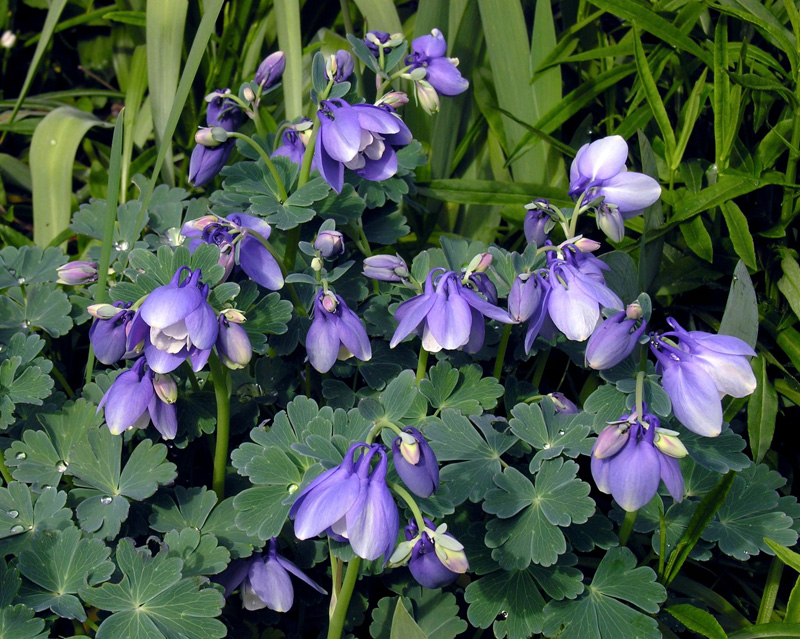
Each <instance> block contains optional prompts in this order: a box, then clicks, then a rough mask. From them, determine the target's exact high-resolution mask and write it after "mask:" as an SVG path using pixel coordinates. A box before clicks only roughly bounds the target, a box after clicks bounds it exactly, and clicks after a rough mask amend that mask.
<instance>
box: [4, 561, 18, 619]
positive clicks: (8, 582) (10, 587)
mask: <svg viewBox="0 0 800 639" xmlns="http://www.w3.org/2000/svg"><path fill="white" fill-rule="evenodd" d="M21 583H22V580H21V579H20V577H19V572H17V570H16V569H15V568H9V566H8V564H7V563H6V560H5V559H4V558H2V557H0V608H5V607H6V606H8V605H10V604H11V602H12V601H14V597H16V596H17V592H19V586H20V584H21Z"/></svg>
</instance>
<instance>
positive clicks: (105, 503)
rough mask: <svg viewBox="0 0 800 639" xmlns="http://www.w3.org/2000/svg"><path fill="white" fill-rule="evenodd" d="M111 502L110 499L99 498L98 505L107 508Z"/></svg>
mask: <svg viewBox="0 0 800 639" xmlns="http://www.w3.org/2000/svg"><path fill="white" fill-rule="evenodd" d="M112 501H113V500H112V499H111V497H101V498H100V503H101V504H104V505H106V506H108V505H109V504H110V503H111V502H112Z"/></svg>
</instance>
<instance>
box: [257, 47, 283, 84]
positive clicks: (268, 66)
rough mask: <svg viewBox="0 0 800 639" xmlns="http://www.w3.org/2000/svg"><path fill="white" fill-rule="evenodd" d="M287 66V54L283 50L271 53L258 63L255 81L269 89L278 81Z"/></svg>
mask: <svg viewBox="0 0 800 639" xmlns="http://www.w3.org/2000/svg"><path fill="white" fill-rule="evenodd" d="M285 68H286V54H285V53H284V52H283V51H276V52H275V53H271V54H269V55H268V56H267V57H266V58H264V60H263V61H262V62H261V64H259V65H258V70H257V71H256V77H255V83H256V84H259V85H261V86H262V87H264V88H265V89H268V88H269V87H271V86H272V85H274V84H276V83H277V82H278V80H279V79H280V77H281V76H282V75H283V70H284V69H285Z"/></svg>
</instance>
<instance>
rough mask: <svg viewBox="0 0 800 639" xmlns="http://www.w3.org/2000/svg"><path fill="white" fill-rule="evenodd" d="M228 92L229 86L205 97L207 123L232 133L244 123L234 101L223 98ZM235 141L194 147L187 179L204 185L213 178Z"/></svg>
mask: <svg viewBox="0 0 800 639" xmlns="http://www.w3.org/2000/svg"><path fill="white" fill-rule="evenodd" d="M229 92H230V89H222V90H219V91H215V92H214V93H211V94H210V95H209V96H208V97H207V98H206V100H209V104H208V112H207V113H206V124H207V125H208V126H210V127H215V126H219V127H222V128H223V129H225V130H226V131H228V132H229V133H231V132H233V131H236V130H237V129H238V128H239V127H240V126H241V125H242V123H243V122H244V113H242V110H241V109H240V108H239V107H238V106H237V105H236V103H235V102H234V101H233V100H231V99H229V98H226V97H225V95H226V94H227V93H229ZM235 144H236V141H235V140H234V139H233V138H231V139H228V140H226V141H225V142H223V143H222V144H220V145H218V146H213V147H209V146H203V145H202V144H198V145H197V146H195V147H194V149H193V150H192V156H191V158H190V160H189V182H190V183H191V184H193V185H194V186H203V185H204V184H205V183H206V182H208V181H209V180H211V179H213V178H214V177H215V176H216V175H217V174H218V173H219V172H220V171H221V170H222V167H224V166H225V164H226V163H227V161H228V158H230V156H231V153H232V152H233V147H234V145H235Z"/></svg>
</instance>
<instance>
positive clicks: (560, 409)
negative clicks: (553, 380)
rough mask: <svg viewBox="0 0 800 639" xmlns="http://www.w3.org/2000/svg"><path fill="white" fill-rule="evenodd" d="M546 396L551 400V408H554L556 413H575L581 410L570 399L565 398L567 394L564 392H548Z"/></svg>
mask: <svg viewBox="0 0 800 639" xmlns="http://www.w3.org/2000/svg"><path fill="white" fill-rule="evenodd" d="M547 396H548V397H549V398H550V399H551V400H553V408H555V409H556V412H557V413H561V414H562V415H576V414H578V413H580V412H581V411H580V410H579V409H578V407H577V406H576V405H575V402H573V401H572V400H570V399H567V396H566V395H564V393H548V394H547Z"/></svg>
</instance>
